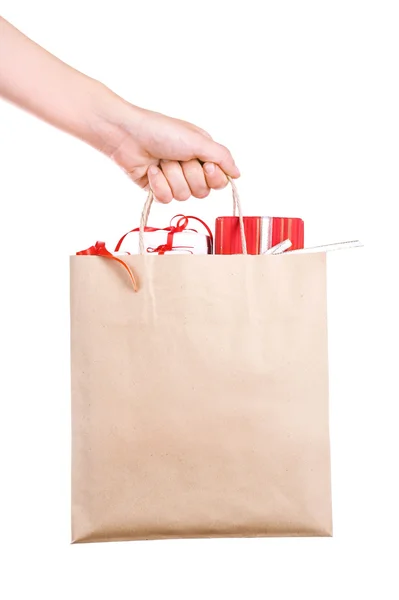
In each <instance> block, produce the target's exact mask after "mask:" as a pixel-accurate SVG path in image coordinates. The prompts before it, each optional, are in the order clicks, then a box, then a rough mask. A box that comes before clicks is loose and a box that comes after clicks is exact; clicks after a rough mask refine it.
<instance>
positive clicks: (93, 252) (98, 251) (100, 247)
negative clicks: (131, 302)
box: [76, 242, 138, 292]
mask: <svg viewBox="0 0 399 600" xmlns="http://www.w3.org/2000/svg"><path fill="white" fill-rule="evenodd" d="M76 254H77V255H78V256H84V255H87V256H103V257H105V258H112V259H113V260H116V262H118V263H119V264H121V265H122V266H123V268H124V269H126V271H127V272H128V273H129V277H130V279H131V281H132V284H133V288H134V291H135V292H137V290H138V286H137V281H136V278H135V276H134V274H133V271H132V270H131V268H130V267H129V265H127V264H126V263H125V262H124V261H123V260H121V259H120V258H118V257H117V256H114V255H113V254H111V252H109V251H108V250H107V249H106V247H105V243H104V242H96V243H95V245H94V246H90V248H87V250H81V251H80V252H76Z"/></svg>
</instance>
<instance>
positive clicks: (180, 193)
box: [174, 190, 190, 202]
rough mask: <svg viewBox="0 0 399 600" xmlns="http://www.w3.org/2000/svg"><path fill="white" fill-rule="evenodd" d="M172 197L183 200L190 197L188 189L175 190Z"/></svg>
mask: <svg viewBox="0 0 399 600" xmlns="http://www.w3.org/2000/svg"><path fill="white" fill-rule="evenodd" d="M174 198H175V200H179V201H181V202H184V201H185V200H188V199H189V198H190V191H189V190H177V191H176V192H175V194H174Z"/></svg>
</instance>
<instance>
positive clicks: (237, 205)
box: [139, 176, 248, 254]
mask: <svg viewBox="0 0 399 600" xmlns="http://www.w3.org/2000/svg"><path fill="white" fill-rule="evenodd" d="M227 179H228V180H229V182H230V185H231V191H232V195H233V214H234V216H235V214H236V211H237V212H238V219H239V223H240V234H241V245H242V253H243V254H248V252H247V240H246V238H245V229H244V219H243V216H242V210H241V201H240V197H239V195H238V190H237V187H236V184H235V183H234V181H233V179H231V177H229V176H227ZM153 201H154V193H153V191H152V189H151V188H150V190H149V192H148V196H147V200H146V201H145V204H144V208H143V212H142V213H141V221H140V231H139V247H140V254H145V248H144V231H145V228H146V226H147V221H148V217H149V214H150V210H151V206H152V203H153Z"/></svg>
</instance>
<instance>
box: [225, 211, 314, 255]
mask: <svg viewBox="0 0 399 600" xmlns="http://www.w3.org/2000/svg"><path fill="white" fill-rule="evenodd" d="M244 228H245V236H246V240H247V249H248V254H264V253H265V252H266V251H267V250H269V249H270V248H272V247H273V246H276V245H277V244H279V243H281V242H283V241H285V240H287V239H288V240H290V241H291V244H292V245H291V247H290V250H299V249H301V248H303V246H304V222H303V220H302V219H298V218H285V217H244ZM215 233H216V235H215V254H240V253H241V252H242V246H241V237H240V227H239V219H238V217H218V218H217V219H216V232H215Z"/></svg>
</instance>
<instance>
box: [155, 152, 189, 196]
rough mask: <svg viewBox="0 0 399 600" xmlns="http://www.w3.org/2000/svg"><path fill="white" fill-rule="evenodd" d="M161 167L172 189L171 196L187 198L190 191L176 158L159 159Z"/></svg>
mask: <svg viewBox="0 0 399 600" xmlns="http://www.w3.org/2000/svg"><path fill="white" fill-rule="evenodd" d="M161 169H162V172H163V174H164V176H165V178H166V180H167V182H168V184H169V187H170V189H171V190H172V196H173V198H175V200H188V199H189V198H190V196H191V192H190V188H189V186H188V183H187V181H186V178H185V177H184V174H183V169H182V167H181V165H180V163H179V162H177V161H176V160H161Z"/></svg>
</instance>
